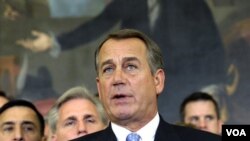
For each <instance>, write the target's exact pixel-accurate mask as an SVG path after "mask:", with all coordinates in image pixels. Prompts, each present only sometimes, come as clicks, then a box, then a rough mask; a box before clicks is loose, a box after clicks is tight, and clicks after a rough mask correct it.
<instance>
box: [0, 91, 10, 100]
mask: <svg viewBox="0 0 250 141" xmlns="http://www.w3.org/2000/svg"><path fill="white" fill-rule="evenodd" d="M0 97H3V98H6V99H7V100H10V98H9V97H8V96H7V94H6V93H5V92H4V91H2V90H0Z"/></svg>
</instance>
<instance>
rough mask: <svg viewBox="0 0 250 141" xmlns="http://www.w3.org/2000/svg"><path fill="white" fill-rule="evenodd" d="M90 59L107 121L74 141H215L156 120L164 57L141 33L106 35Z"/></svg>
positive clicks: (163, 73) (127, 30)
mask: <svg viewBox="0 0 250 141" xmlns="http://www.w3.org/2000/svg"><path fill="white" fill-rule="evenodd" d="M95 59H96V62H95V68H96V72H97V77H96V82H97V88H98V93H99V97H100V99H101V101H102V103H103V104H104V107H105V110H106V112H107V114H108V117H109V118H110V121H111V123H110V125H109V127H108V128H106V129H104V130H102V131H100V132H96V133H93V134H90V135H87V136H85V137H81V138H78V139H76V140H75V141H81V140H93V141H98V140H113V141H116V140H118V141H124V140H126V141H128V138H130V135H135V136H136V137H137V138H138V139H139V140H142V141H144V140H152V141H153V140H157V141H159V140H164V141H166V140H175V141H182V140H185V141H186V140H190V141H200V140H203V141H204V140H205V141H206V140H207V141H208V140H209V141H219V140H220V137H219V136H217V135H215V134H210V133H206V132H203V131H199V130H196V129H192V128H187V127H181V126H176V125H171V124H169V123H167V122H165V121H164V120H163V118H161V116H160V114H159V113H158V106H157V99H158V96H159V95H160V94H161V93H162V91H163V89H164V82H165V72H164V66H163V56H162V54H161V50H160V48H159V47H158V46H157V45H156V43H154V41H152V40H151V39H150V38H148V37H147V36H146V35H144V34H143V33H141V32H139V31H138V30H133V29H124V30H119V31H117V32H114V33H111V34H109V35H108V36H107V38H105V39H104V41H103V42H102V43H101V44H100V46H99V47H98V48H97V50H96V52H95ZM127 135H128V136H127ZM139 140H138V141H139Z"/></svg>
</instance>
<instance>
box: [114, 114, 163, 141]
mask: <svg viewBox="0 0 250 141" xmlns="http://www.w3.org/2000/svg"><path fill="white" fill-rule="evenodd" d="M159 123H160V116H159V114H158V113H157V114H156V115H155V117H154V118H153V119H152V120H151V121H150V122H149V123H147V124H146V125H145V126H144V127H142V128H141V129H139V130H138V131H137V132H136V133H137V134H139V135H140V136H141V140H142V141H154V138H155V132H156V130H157V127H158V125H159ZM111 128H112V130H113V132H114V133H115V136H116V138H117V141H125V140H126V137H127V135H128V134H129V133H131V131H129V130H128V129H126V128H124V127H122V126H120V125H118V124H115V123H113V122H111Z"/></svg>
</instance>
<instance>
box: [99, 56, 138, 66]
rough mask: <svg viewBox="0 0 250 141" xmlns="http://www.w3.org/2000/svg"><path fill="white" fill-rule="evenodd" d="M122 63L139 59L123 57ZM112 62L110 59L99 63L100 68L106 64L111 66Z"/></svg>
mask: <svg viewBox="0 0 250 141" xmlns="http://www.w3.org/2000/svg"><path fill="white" fill-rule="evenodd" d="M122 61H123V62H127V61H138V62H139V59H138V58H137V57H125V58H123V59H122ZM112 62H113V61H112V59H108V60H106V61H104V62H103V63H101V68H102V67H103V66H105V65H107V64H111V63H112Z"/></svg>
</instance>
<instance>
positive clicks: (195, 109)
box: [180, 92, 222, 135]
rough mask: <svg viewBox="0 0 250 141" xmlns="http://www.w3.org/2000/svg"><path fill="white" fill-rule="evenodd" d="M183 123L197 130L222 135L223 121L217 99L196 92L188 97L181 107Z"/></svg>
mask: <svg viewBox="0 0 250 141" xmlns="http://www.w3.org/2000/svg"><path fill="white" fill-rule="evenodd" d="M180 115H181V121H182V122H183V123H185V124H191V125H193V126H194V127H195V128H198V129H200V130H204V131H207V132H211V133H214V134H219V135H220V134H221V128H222V120H221V119H220V112H219V107H218V104H217V102H216V101H215V99H214V98H213V97H212V96H211V95H209V94H207V93H205V92H194V93H192V94H191V95H189V96H188V97H186V98H185V99H184V100H183V102H182V104H181V107H180Z"/></svg>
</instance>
